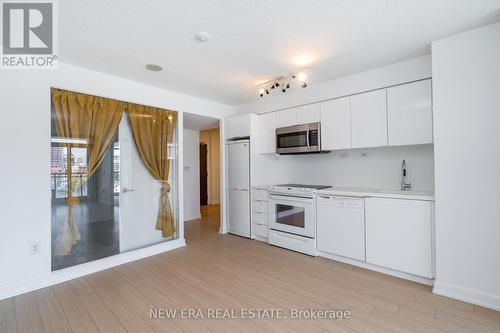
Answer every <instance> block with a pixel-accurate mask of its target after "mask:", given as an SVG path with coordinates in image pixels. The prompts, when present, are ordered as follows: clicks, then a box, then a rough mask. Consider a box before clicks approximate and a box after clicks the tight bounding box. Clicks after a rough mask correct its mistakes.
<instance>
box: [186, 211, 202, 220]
mask: <svg viewBox="0 0 500 333" xmlns="http://www.w3.org/2000/svg"><path fill="white" fill-rule="evenodd" d="M199 218H201V214H200V212H188V213H184V222H187V221H191V220H196V219H199Z"/></svg>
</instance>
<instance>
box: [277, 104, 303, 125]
mask: <svg viewBox="0 0 500 333" xmlns="http://www.w3.org/2000/svg"><path fill="white" fill-rule="evenodd" d="M297 124H298V123H297V108H291V109H286V110H281V111H276V128H280V127H287V126H293V125H297Z"/></svg>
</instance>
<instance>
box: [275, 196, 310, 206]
mask: <svg viewBox="0 0 500 333" xmlns="http://www.w3.org/2000/svg"><path fill="white" fill-rule="evenodd" d="M269 198H270V200H273V201H292V202H303V203H311V204H312V202H313V200H314V199H313V198H303V197H292V196H283V195H275V194H269Z"/></svg>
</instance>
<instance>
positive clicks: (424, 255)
mask: <svg viewBox="0 0 500 333" xmlns="http://www.w3.org/2000/svg"><path fill="white" fill-rule="evenodd" d="M365 218H366V261H367V262H369V263H371V264H374V265H379V266H383V267H387V268H392V269H396V270H398V271H402V272H407V273H411V274H415V275H418V276H423V277H428V278H431V277H432V242H431V240H432V231H431V226H432V224H431V206H430V202H429V201H420V200H403V199H384V198H366V199H365Z"/></svg>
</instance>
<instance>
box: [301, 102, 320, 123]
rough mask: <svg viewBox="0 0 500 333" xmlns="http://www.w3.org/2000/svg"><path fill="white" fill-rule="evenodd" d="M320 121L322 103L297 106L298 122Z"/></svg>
mask: <svg viewBox="0 0 500 333" xmlns="http://www.w3.org/2000/svg"><path fill="white" fill-rule="evenodd" d="M320 121H321V117H320V103H315V104H308V105H303V106H299V107H297V124H310V123H318V122H320Z"/></svg>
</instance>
